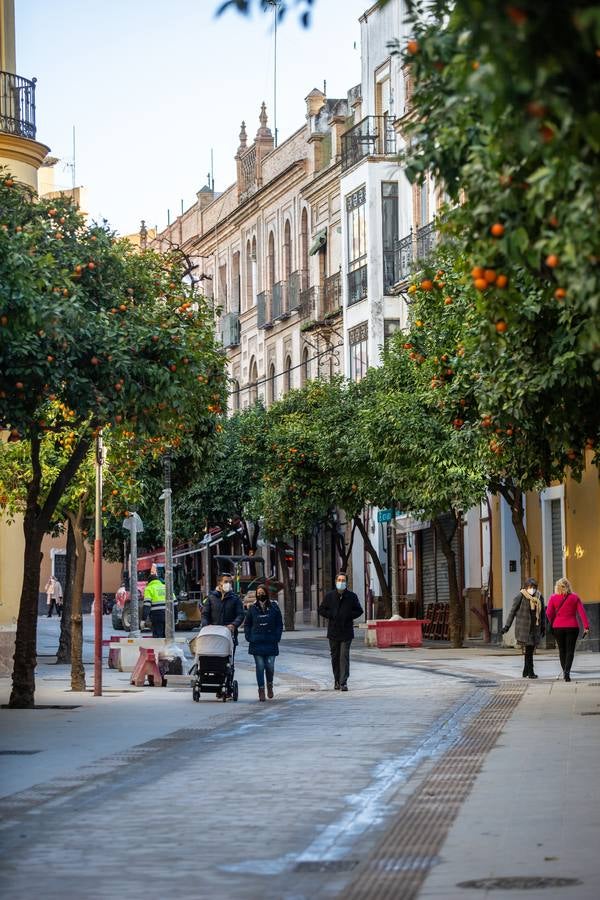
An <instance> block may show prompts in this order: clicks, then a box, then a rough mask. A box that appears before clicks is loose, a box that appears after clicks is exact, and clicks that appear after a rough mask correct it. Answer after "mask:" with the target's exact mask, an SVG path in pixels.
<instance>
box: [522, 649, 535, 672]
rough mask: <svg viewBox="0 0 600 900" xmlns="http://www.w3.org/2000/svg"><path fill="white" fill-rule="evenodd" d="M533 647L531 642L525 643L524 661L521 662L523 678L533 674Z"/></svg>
mask: <svg viewBox="0 0 600 900" xmlns="http://www.w3.org/2000/svg"><path fill="white" fill-rule="evenodd" d="M534 650H535V647H534V646H533V644H526V645H525V662H524V664H523V678H527V676H528V675H533V651H534Z"/></svg>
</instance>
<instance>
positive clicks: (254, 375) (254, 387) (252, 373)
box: [248, 357, 258, 405]
mask: <svg viewBox="0 0 600 900" xmlns="http://www.w3.org/2000/svg"><path fill="white" fill-rule="evenodd" d="M248 387H249V391H248V394H249V399H250V404H251V405H253V404H254V403H256V401H257V400H258V366H257V365H256V360H255V359H254V357H252V359H251V360H250V366H249V368H248Z"/></svg>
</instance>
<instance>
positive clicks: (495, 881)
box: [456, 875, 581, 891]
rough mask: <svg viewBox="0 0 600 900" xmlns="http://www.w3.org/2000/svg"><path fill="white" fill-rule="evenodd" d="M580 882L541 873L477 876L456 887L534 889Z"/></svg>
mask: <svg viewBox="0 0 600 900" xmlns="http://www.w3.org/2000/svg"><path fill="white" fill-rule="evenodd" d="M577 884H581V881H580V880H579V879H578V878H546V877H544V876H542V875H538V876H527V875H526V876H523V877H518V876H517V877H514V878H478V879H476V880H475V881H461V882H459V883H458V884H457V885H456V887H459V888H475V890H480V891H481V890H483V891H536V890H539V889H540V888H558V887H574V886H575V885H577Z"/></svg>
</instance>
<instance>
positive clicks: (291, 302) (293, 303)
mask: <svg viewBox="0 0 600 900" xmlns="http://www.w3.org/2000/svg"><path fill="white" fill-rule="evenodd" d="M287 285H288V288H287V309H288V312H294V310H295V309H298V307H299V306H300V294H301V292H302V291H303V290H304V289H305V288H306V287H307V286H308V272H307V271H306V269H299V270H298V271H297V272H292V274H291V275H290V277H289V279H288V283H287Z"/></svg>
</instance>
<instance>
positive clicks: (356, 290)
mask: <svg viewBox="0 0 600 900" xmlns="http://www.w3.org/2000/svg"><path fill="white" fill-rule="evenodd" d="M366 202H367V192H366V189H365V186H364V185H363V186H362V187H360V188H359V189H358V190H357V191H354V193H352V194H349V195H348V196H347V197H346V222H347V227H348V303H349V304H352V303H357V302H358V301H359V300H363V299H364V298H365V297H366V296H367V219H366Z"/></svg>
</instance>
